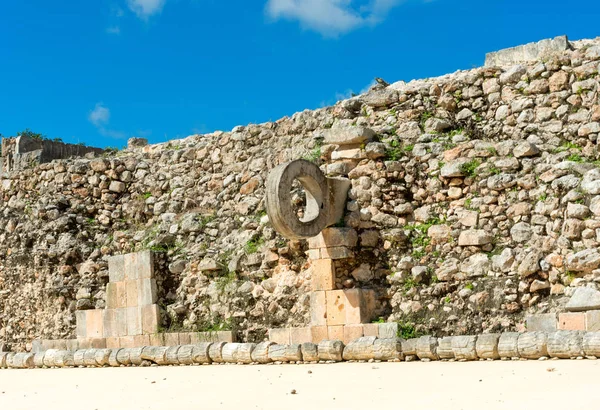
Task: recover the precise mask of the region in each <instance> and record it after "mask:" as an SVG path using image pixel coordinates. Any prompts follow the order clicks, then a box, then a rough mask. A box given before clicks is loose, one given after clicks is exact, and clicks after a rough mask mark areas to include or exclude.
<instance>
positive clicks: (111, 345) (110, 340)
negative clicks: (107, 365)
mask: <svg viewBox="0 0 600 410" xmlns="http://www.w3.org/2000/svg"><path fill="white" fill-rule="evenodd" d="M120 347H121V344H120V343H119V338H118V337H107V338H106V348H107V349H118V348H120Z"/></svg>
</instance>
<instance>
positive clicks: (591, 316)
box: [585, 310, 600, 332]
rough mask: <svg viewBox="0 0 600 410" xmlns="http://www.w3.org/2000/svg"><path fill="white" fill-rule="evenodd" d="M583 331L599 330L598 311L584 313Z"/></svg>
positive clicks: (599, 319) (599, 317) (599, 315)
mask: <svg viewBox="0 0 600 410" xmlns="http://www.w3.org/2000/svg"><path fill="white" fill-rule="evenodd" d="M585 330H587V331H588V332H597V331H599V330H600V310H588V311H587V312H585Z"/></svg>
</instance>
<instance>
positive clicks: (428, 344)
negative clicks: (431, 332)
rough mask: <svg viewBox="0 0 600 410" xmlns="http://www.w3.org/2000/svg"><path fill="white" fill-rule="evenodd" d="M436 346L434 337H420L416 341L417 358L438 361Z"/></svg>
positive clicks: (436, 342)
mask: <svg viewBox="0 0 600 410" xmlns="http://www.w3.org/2000/svg"><path fill="white" fill-rule="evenodd" d="M437 346H438V341H437V338H436V337H433V336H422V337H420V338H418V339H417V356H419V359H429V360H438V359H439V356H438V355H437ZM453 346H454V342H453ZM453 350H454V347H453ZM455 354H456V352H455Z"/></svg>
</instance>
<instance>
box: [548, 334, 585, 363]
mask: <svg viewBox="0 0 600 410" xmlns="http://www.w3.org/2000/svg"><path fill="white" fill-rule="evenodd" d="M548 354H549V355H550V357H558V358H559V359H574V358H577V357H579V356H584V355H585V354H584V352H583V332H580V331H569V330H559V331H557V332H552V333H549V334H548Z"/></svg>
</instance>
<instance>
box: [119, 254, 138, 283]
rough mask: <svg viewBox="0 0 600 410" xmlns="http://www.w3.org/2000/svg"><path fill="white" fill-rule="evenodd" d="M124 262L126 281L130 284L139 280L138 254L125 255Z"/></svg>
mask: <svg viewBox="0 0 600 410" xmlns="http://www.w3.org/2000/svg"><path fill="white" fill-rule="evenodd" d="M123 261H124V262H123V265H124V271H125V280H126V281H128V282H129V281H135V280H137V279H139V276H138V270H137V256H136V254H135V253H128V254H127V255H123Z"/></svg>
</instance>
